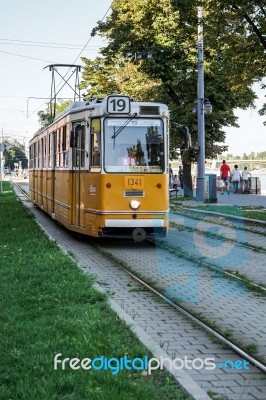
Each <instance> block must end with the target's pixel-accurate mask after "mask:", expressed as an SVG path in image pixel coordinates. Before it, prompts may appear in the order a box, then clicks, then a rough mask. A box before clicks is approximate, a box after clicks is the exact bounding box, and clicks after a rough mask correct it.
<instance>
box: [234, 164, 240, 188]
mask: <svg viewBox="0 0 266 400" xmlns="http://www.w3.org/2000/svg"><path fill="white" fill-rule="evenodd" d="M240 178H241V175H240V171H239V169H238V165H235V166H234V169H233V171H232V182H233V188H234V193H237V191H238V184H239V182H240Z"/></svg>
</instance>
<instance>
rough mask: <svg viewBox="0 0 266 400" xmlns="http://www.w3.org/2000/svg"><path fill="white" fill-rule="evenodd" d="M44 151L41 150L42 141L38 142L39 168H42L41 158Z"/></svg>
mask: <svg viewBox="0 0 266 400" xmlns="http://www.w3.org/2000/svg"><path fill="white" fill-rule="evenodd" d="M41 153H42V149H41V141H40V140H38V164H37V168H40V167H41V157H42V154H41Z"/></svg>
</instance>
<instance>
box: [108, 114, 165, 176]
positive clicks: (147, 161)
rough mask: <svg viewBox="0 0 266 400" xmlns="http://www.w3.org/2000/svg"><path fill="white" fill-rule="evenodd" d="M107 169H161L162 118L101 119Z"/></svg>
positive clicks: (138, 170)
mask: <svg viewBox="0 0 266 400" xmlns="http://www.w3.org/2000/svg"><path fill="white" fill-rule="evenodd" d="M104 145H105V149H104V168H105V171H106V172H146V173H162V172H163V171H164V137H163V122H162V120H161V119H145V118H134V119H131V120H128V119H126V118H107V119H106V120H105V123H104Z"/></svg>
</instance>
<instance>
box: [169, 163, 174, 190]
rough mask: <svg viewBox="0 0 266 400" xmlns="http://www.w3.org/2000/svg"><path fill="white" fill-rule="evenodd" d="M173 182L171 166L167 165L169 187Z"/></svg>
mask: <svg viewBox="0 0 266 400" xmlns="http://www.w3.org/2000/svg"><path fill="white" fill-rule="evenodd" d="M172 182H173V169H172V167H171V164H169V187H171V186H172Z"/></svg>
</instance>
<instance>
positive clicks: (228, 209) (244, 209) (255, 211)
mask: <svg viewBox="0 0 266 400" xmlns="http://www.w3.org/2000/svg"><path fill="white" fill-rule="evenodd" d="M170 206H171V210H172V211H174V210H176V209H180V208H181V209H182V208H183V207H187V208H195V209H197V210H202V211H212V212H216V213H221V214H228V215H236V216H239V217H244V218H251V219H255V220H259V221H266V210H265V207H252V206H226V205H221V206H220V205H215V204H211V205H210V204H208V205H202V206H197V205H196V204H195V205H193V206H189V207H188V206H187V205H186V203H185V202H183V201H182V199H178V198H177V199H176V198H171V199H170Z"/></svg>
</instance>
